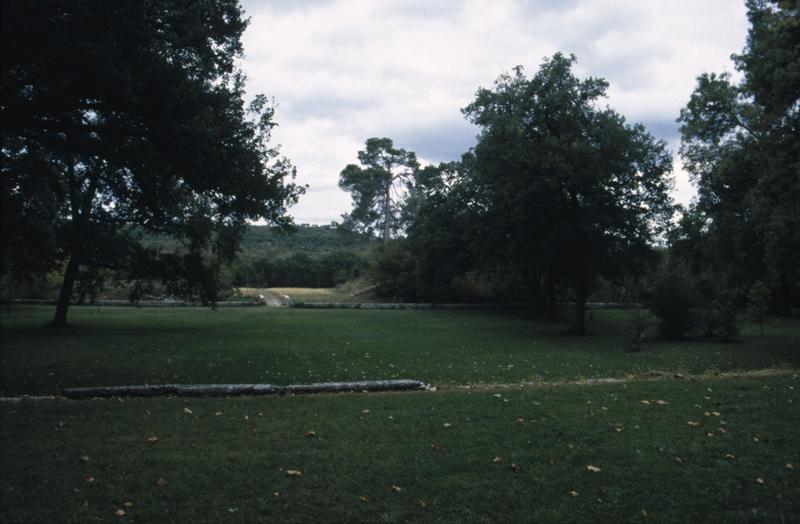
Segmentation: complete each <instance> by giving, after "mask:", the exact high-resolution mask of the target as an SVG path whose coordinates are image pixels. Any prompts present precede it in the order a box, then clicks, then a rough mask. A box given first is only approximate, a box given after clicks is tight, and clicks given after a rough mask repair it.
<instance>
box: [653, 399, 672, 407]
mask: <svg viewBox="0 0 800 524" xmlns="http://www.w3.org/2000/svg"><path fill="white" fill-rule="evenodd" d="M656 404H658V405H659V406H666V405H667V404H669V402H667V401H666V400H656Z"/></svg>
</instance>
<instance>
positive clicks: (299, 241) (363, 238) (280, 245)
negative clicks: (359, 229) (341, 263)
mask: <svg viewBox="0 0 800 524" xmlns="http://www.w3.org/2000/svg"><path fill="white" fill-rule="evenodd" d="M375 243H376V239H375V238H374V237H370V236H368V235H362V234H358V233H353V232H349V231H345V230H341V229H338V228H335V227H332V226H314V225H309V224H301V225H299V226H294V227H293V228H292V231H291V232H288V233H284V232H281V231H280V230H279V229H277V228H275V227H271V226H247V232H246V233H245V235H244V238H243V239H242V249H243V250H244V251H292V252H298V251H299V252H305V253H309V254H313V253H321V252H329V251H342V250H346V251H363V250H365V249H367V248H369V247H370V246H372V245H374V244H375Z"/></svg>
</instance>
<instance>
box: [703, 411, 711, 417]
mask: <svg viewBox="0 0 800 524" xmlns="http://www.w3.org/2000/svg"><path fill="white" fill-rule="evenodd" d="M703 415H705V416H707V417H710V416H711V413H709V412H708V411H704V412H703Z"/></svg>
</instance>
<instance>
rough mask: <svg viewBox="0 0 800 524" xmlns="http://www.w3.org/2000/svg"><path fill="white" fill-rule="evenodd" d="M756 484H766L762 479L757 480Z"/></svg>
mask: <svg viewBox="0 0 800 524" xmlns="http://www.w3.org/2000/svg"><path fill="white" fill-rule="evenodd" d="M756 482H757V483H758V484H763V483H764V479H762V478H761V477H758V478H756Z"/></svg>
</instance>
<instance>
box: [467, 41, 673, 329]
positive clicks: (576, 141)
mask: <svg viewBox="0 0 800 524" xmlns="http://www.w3.org/2000/svg"><path fill="white" fill-rule="evenodd" d="M574 62H575V58H574V57H566V56H564V55H562V54H556V55H554V56H553V57H552V58H549V59H547V60H545V61H544V63H543V64H542V66H541V68H540V69H539V71H538V72H537V73H536V74H535V75H533V76H532V77H531V78H527V77H526V76H525V75H524V73H523V70H522V68H521V67H518V68H516V69H515V71H514V73H513V74H510V75H502V76H501V77H500V78H498V80H497V81H496V83H495V86H494V89H480V90H479V91H478V93H477V95H476V98H475V101H474V102H473V103H471V104H470V105H469V106H467V107H466V108H465V109H464V113H465V115H466V116H467V118H468V119H469V120H470V121H471V122H473V123H474V124H476V125H478V126H480V127H481V134H480V136H479V137H478V144H477V145H476V146H475V148H474V150H473V152H472V159H471V160H470V161H471V162H472V164H473V165H472V167H471V169H470V173H471V180H470V183H471V184H474V185H476V187H477V190H476V191H474V193H475V194H477V195H478V196H479V199H480V201H479V202H478V203H476V205H475V208H476V209H477V210H478V212H479V213H480V214H481V215H482V216H483V219H482V220H481V222H482V223H483V224H484V227H485V228H486V229H487V230H486V231H485V232H484V233H483V234H482V238H485V239H487V240H489V242H490V245H491V248H492V250H494V253H495V255H496V256H500V257H503V258H506V259H508V260H513V261H515V262H516V264H517V265H518V266H519V267H520V268H522V271H523V272H525V273H527V274H528V275H529V278H531V279H534V278H539V279H542V280H543V281H549V282H554V281H558V280H564V281H566V282H568V283H569V285H570V287H571V288H572V289H573V292H574V298H575V303H576V317H575V323H574V325H573V330H574V331H575V332H577V333H583V332H584V314H583V309H584V304H585V301H586V297H587V294H588V291H589V287H590V285H591V283H592V281H593V280H594V278H595V277H596V276H607V277H614V276H616V275H619V274H621V273H624V272H633V273H635V272H636V269H637V265H641V262H642V260H643V258H645V257H647V256H648V254H649V253H650V251H651V250H650V247H649V246H650V245H651V243H652V242H653V241H654V240H656V239H657V238H658V235H659V234H660V233H662V232H663V231H664V230H665V228H666V226H667V223H668V219H669V217H670V216H671V214H672V205H671V200H670V197H669V189H670V188H671V183H672V181H671V178H670V177H669V176H668V174H669V172H670V171H671V167H672V165H671V158H670V154H669V152H668V151H667V149H666V145H665V143H664V142H663V141H659V140H655V139H654V138H653V137H652V136H651V135H650V134H649V133H648V132H647V130H646V129H645V128H644V127H643V126H642V125H640V124H636V125H629V124H627V123H626V121H625V119H624V118H623V117H622V116H621V115H619V114H618V113H616V112H615V111H613V110H612V109H610V108H607V107H606V108H601V107H600V106H599V101H600V99H601V98H602V97H604V96H605V92H606V88H607V83H606V82H605V80H602V79H597V78H587V79H583V80H582V79H579V78H577V77H576V76H575V75H574V74H573V73H572V65H573V63H574Z"/></svg>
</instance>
